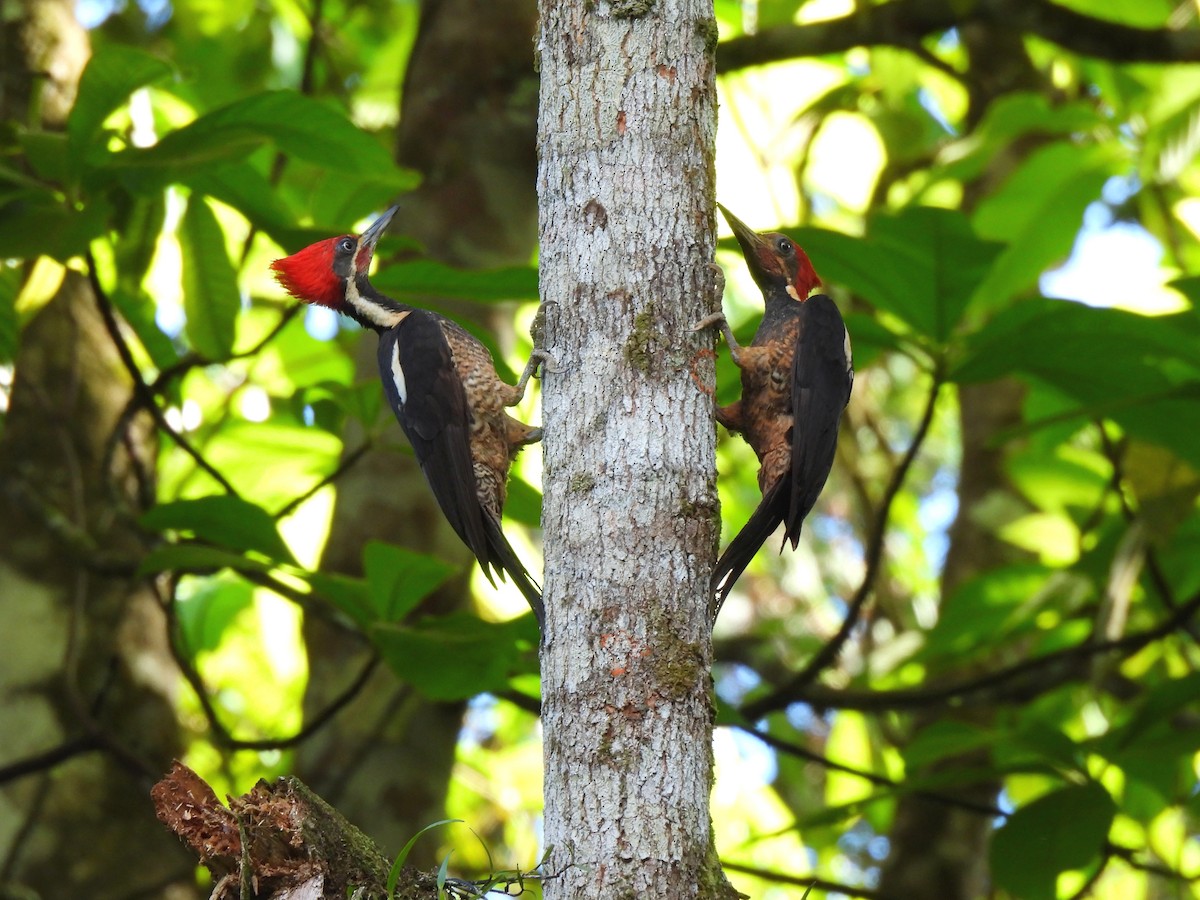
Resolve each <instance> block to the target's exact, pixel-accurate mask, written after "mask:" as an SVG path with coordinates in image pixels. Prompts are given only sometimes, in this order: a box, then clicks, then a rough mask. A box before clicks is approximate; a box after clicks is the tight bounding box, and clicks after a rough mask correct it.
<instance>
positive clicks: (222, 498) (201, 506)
mask: <svg viewBox="0 0 1200 900" xmlns="http://www.w3.org/2000/svg"><path fill="white" fill-rule="evenodd" d="M139 521H140V522H141V524H142V527H144V528H149V529H152V530H154V531H167V530H171V531H180V532H186V533H188V534H190V535H193V536H194V537H197V538H200V539H201V540H204V541H208V542H210V543H213V544H216V545H218V546H220V547H227V548H229V549H231V550H239V551H246V550H255V551H257V552H259V553H261V554H263V555H264V556H266V557H268V558H269V559H274V560H279V561H284V562H295V559H294V558H293V557H292V554H291V551H290V550H288V548H287V545H286V544H285V543H284V542H283V538H281V537H280V536H279V529H278V528H277V527H276V525H275V520H274V519H273V518H272V517H271V515H270V514H269V513H268V512H267V511H266V510H265V509H263V508H262V507H261V506H256V505H255V504H253V503H250V502H249V501H247V500H243V499H241V498H240V497H234V496H231V495H228V494H216V495H213V496H211V497H198V498H196V499H194V500H176V501H174V502H171V503H163V504H160V505H159V506H156V507H154V508H153V509H151V510H149V511H148V512H145V513H143V514H142V516H141V519H140V520H139Z"/></svg>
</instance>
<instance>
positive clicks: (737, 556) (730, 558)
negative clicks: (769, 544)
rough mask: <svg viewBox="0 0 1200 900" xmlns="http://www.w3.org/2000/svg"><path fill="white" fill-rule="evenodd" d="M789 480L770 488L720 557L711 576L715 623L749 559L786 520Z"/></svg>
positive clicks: (785, 479) (781, 481)
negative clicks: (784, 518)
mask: <svg viewBox="0 0 1200 900" xmlns="http://www.w3.org/2000/svg"><path fill="white" fill-rule="evenodd" d="M790 483H791V479H790V478H782V479H780V480H779V481H778V482H777V483H776V484H775V485H774V486H772V487H771V488H770V489H769V490H768V491H767V493H766V495H765V496H764V497H763V498H762V502H760V503H759V504H758V508H757V509H756V510H754V514H753V515H752V516H750V519H749V521H748V522H746V524H745V525H744V526H742V530H741V531H739V532H738V533H737V534H736V535H735V536H734V538H733V540H732V541H730V542H729V546H728V547H726V548H725V552H724V553H722V554H721V558H720V559H718V560H717V567H716V569H715V570H714V571H713V576H712V592H713V595H714V598H715V599H714V606H713V611H712V615H711V617H710V618H711V620H712V621H713V622H716V620H717V614H718V613H720V612H721V607H722V606H723V605H724V603H725V599H726V598H727V597H728V596H729V592H730V591H732V590H733V586H734V584H735V583H736V582H737V580H738V578H740V577H741V574H742V573H743V572H744V571H746V566H748V565H750V560H752V559H754V555H755V554H756V553H758V550H759V548H760V547H762V545H763V544H764V543H765V542H766V540H767V538H769V537H770V536H771V535H772V534H773V533H774V531H775V529H776V528H778V527H779V523H780V522H782V521H783V517H784V514H785V513H786V512H787V505H788V496H789V494H790V490H789V486H790ZM799 533H800V529H799V528H797V529H796V537H799ZM788 537H790V535H789V536H788ZM785 540H787V538H785Z"/></svg>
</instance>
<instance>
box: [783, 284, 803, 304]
mask: <svg viewBox="0 0 1200 900" xmlns="http://www.w3.org/2000/svg"><path fill="white" fill-rule="evenodd" d="M787 293H788V296H789V297H791V298H792V299H793V300H802V299H804V298H802V297H801V296H800V294H799V293H798V292H797V291H796V288H795V287H793V286H792V285H790V284H789V285H788V286H787Z"/></svg>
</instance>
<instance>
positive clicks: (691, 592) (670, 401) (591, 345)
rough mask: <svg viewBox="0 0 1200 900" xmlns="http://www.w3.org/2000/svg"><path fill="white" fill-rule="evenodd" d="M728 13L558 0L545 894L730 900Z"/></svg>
mask: <svg viewBox="0 0 1200 900" xmlns="http://www.w3.org/2000/svg"><path fill="white" fill-rule="evenodd" d="M715 43H716V25H715V21H714V19H713V4H712V0H657V2H653V3H634V2H615V0H614V2H608V0H600V2H593V0H574V2H562V0H543V2H542V3H541V33H540V35H539V39H538V50H539V53H540V59H541V75H542V83H541V108H540V111H539V120H538V121H539V125H538V143H539V153H540V160H539V169H538V191H539V212H540V245H541V255H540V261H541V285H542V298H543V300H545V301H554V302H555V303H557V304H558V305H557V306H556V307H551V308H549V309H548V310H547V330H548V342H549V345H550V350H551V352H552V353H554V354H555V356H556V357H557V358H558V360H559V362H560V364H561V365H562V366H563V367H564V368H565V371H564V372H563V373H562V374H551V375H548V376H547V378H546V386H545V394H544V398H543V419H544V422H545V427H546V437H545V439H544V451H543V452H544V457H543V458H544V480H543V485H544V503H543V513H542V520H543V524H544V529H545V542H546V544H545V546H546V613H547V619H546V633H545V639H544V646H543V649H542V697H543V702H542V714H543V727H544V741H545V758H546V775H545V798H546V813H545V834H546V838H545V842H546V845H547V847H549V848H552V849H551V855H550V858H549V860H548V862H547V864H546V869H547V870H548V872H550V873H552V874H553V875H554V877H553V878H552V879H550V880H549V881H547V882H546V884H545V896H546V897H547V898H548V900H566V898H570V900H584V898H617V897H673V898H674V897H720V896H728V895H730V893H731V890H732V889H731V888H730V887H729V885H728V883H727V882H726V881H725V880H724V878H723V876H722V875H721V872H720V869H719V867H718V865H717V860H716V851H715V849H714V848H713V846H712V842H711V824H710V819H709V811H708V800H709V790H710V787H711V784H712V720H713V701H712V696H711V687H712V684H711V676H710V667H711V661H712V645H711V640H710V635H709V626H708V606H709V604H708V599H709V597H708V593H709V592H708V581H709V577H710V575H711V572H712V565H713V557H714V555H715V549H716V540H717V533H718V521H719V519H718V510H717V498H716V488H715V444H716V441H715V431H714V424H713V409H712V398H711V397H710V396H708V395H707V394H705V393H704V392H703V391H702V390H701V389H700V387H699V385H698V383H697V380H695V379H694V376H693V372H696V373H698V377H704V378H708V379H710V380H709V382H708V383H709V384H711V377H712V367H711V361H709V362H708V364H707V365H704V364H702V363H701V364H698V362H697V360H698V358H699V356H698V355H699V354H700V353H702V352H703V351H704V350H705V349H706V348H711V346H712V343H711V341H712V338H711V337H710V336H708V335H704V336H700V335H697V334H694V333H692V332H691V331H690V325H691V323H693V322H695V321H696V320H697V319H699V318H700V317H701V316H702V315H704V314H706V313H708V312H711V311H712V309H713V308H714V306H715V304H716V300H715V299H714V298H712V297H711V289H710V287H709V286H710V283H711V276H710V275H709V273H708V272H707V271H706V269H705V264H706V263H708V262H710V261H711V259H712V251H713V225H714V222H713V212H714V206H713V201H714V197H713V185H714V177H713V156H714V152H713V151H714V137H715V125H716V121H715V117H716V92H715V87H714V78H713V72H714V70H713V51H714V48H715Z"/></svg>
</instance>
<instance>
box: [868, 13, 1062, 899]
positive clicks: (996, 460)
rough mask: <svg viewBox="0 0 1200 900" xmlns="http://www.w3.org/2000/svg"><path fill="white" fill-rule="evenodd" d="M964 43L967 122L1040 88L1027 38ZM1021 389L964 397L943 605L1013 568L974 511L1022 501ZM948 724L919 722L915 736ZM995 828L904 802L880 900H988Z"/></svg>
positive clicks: (1011, 162)
mask: <svg viewBox="0 0 1200 900" xmlns="http://www.w3.org/2000/svg"><path fill="white" fill-rule="evenodd" d="M963 41H964V44H965V45H966V46H967V48H968V50H969V53H970V66H969V67H968V68H967V76H966V77H967V78H968V79H970V88H971V108H970V112H969V119H970V121H971V123H972V125H973V126H975V125H978V123H979V122H980V120H981V119H982V118H983V115H984V113H985V112H986V111H987V109H988V107H989V105H990V104H991V103H992V101H993V100H995V99H997V98H999V97H1002V96H1004V95H1005V94H1006V93H1009V92H1012V91H1015V90H1022V89H1029V90H1039V89H1041V85H1040V84H1039V83H1038V80H1037V74H1036V72H1035V70H1034V68H1033V66H1032V65H1031V64H1030V61H1029V58H1028V56H1027V55H1026V52H1025V48H1024V43H1023V39H1022V37H1021V35H1020V34H1019V33H1017V32H1004V33H997V32H996V31H995V30H991V29H984V28H982V27H981V26H972V27H970V28H965V29H963ZM1032 149H1033V147H1032V146H1030V145H1029V144H1028V143H1026V144H1024V145H1022V146H1020V147H1018V148H1014V149H1011V150H1010V151H1009V152H1008V153H1001V154H999V155H998V156H997V158H996V160H994V161H993V163H992V165H991V168H990V170H989V171H986V172H985V173H984V174H983V175H982V176H981V178H980V179H979V180H978V181H977V182H976V183H974V184H972V185H968V186H967V190H966V193H965V196H964V198H963V208H964V209H965V210H966V211H968V212H970V211H971V210H972V209H973V207H974V206H975V204H976V203H977V202H978V201H979V199H980V198H981V197H984V196H986V195H987V194H988V193H989V192H991V191H993V190H994V189H995V188H996V186H997V183H998V182H999V181H1001V180H1003V178H1004V177H1006V176H1007V175H1008V174H1009V173H1011V172H1012V170H1013V169H1014V168H1015V167H1016V164H1017V163H1018V162H1019V161H1020V160H1019V158H1017V157H1020V156H1021V155H1023V154H1027V153H1029V152H1031V151H1032ZM1024 396H1025V391H1024V388H1023V387H1022V386H1021V385H1020V384H1019V383H1017V382H1016V381H1013V380H1011V379H1009V380H1001V381H997V382H993V383H988V384H980V385H965V386H960V387H959V389H958V400H959V421H960V430H961V434H962V464H961V469H960V472H959V484H958V516H957V518H956V519H955V521H954V525H953V527H952V528H951V530H950V546H949V548H948V550H947V553H946V563H945V566H944V568H943V570H942V580H941V595H942V603H943V605H944V604H945V603H946V602H947V600H948V599H949V598H950V597H951V596H952V595H953V594H954V592H955V591H957V590H958V589H959V588H960V587H961V586H962V585H963V584H964V583H965V582H967V581H968V580H970V579H971V578H973V577H975V576H977V575H979V574H981V573H982V572H985V571H987V570H990V569H996V568H999V567H1001V566H1003V565H1005V564H1008V563H1011V562H1013V561H1014V560H1015V559H1016V558H1017V556H1018V553H1017V551H1016V550H1015V549H1014V548H1013V546H1012V545H1011V544H1009V543H1007V542H1005V541H1004V540H1002V539H1001V538H1000V537H999V536H998V535H997V534H996V533H995V530H994V528H993V527H992V526H991V525H989V524H987V523H985V522H982V521H980V519H979V518H978V517H977V515H976V512H977V510H978V509H979V508H980V505H981V504H982V503H983V502H984V501H985V500H986V499H988V498H993V499H994V498H995V497H997V496H999V495H1001V494H1008V495H1009V496H1010V497H1011V498H1012V499H1013V501H1014V502H1015V503H1018V504H1019V503H1021V502H1022V501H1020V500H1019V499H1018V495H1017V493H1016V491H1015V489H1014V488H1013V486H1012V484H1011V482H1010V480H1009V477H1008V474H1007V472H1006V471H1005V466H1004V464H1005V457H1006V452H1005V448H1004V447H997V446H996V445H995V439H996V435H998V434H1004V433H1006V432H1010V431H1011V430H1012V429H1014V428H1015V427H1016V426H1017V425H1019V424H1020V422H1021V401H1022V399H1023V398H1024ZM969 674H970V673H966V672H957V673H954V674H953V675H952V674H951V673H949V672H946V671H943V670H939V671H936V672H929V673H928V674H927V675H926V678H927V680H930V681H934V680H940V679H945V678H948V677H962V676H966V675H969ZM953 715H954V717H956V718H958V719H960V720H961V721H964V722H970V723H972V724H975V725H979V726H986V725H987V723H988V722H989V721H990V720H991V719H992V718H993V717H994V716H995V709H994V708H992V707H990V706H989V707H986V708H983V709H980V710H972V709H970V708H968V709H964V710H961V711H957V712H956V713H954V714H953ZM947 718H950V716H946V715H937V716H935V717H934V718H928V717H924V716H918V717H917V719H916V721H915V723H914V733H915V732H916V731H919V730H920V729H921V728H923V727H925V726H927V725H929V724H931V722H932V721H945V720H946V719H947ZM988 754H989V751H988V750H987V749H983V750H978V751H973V752H971V753H966V754H961V755H959V756H952V757H947V758H945V759H942V760H939V761H938V762H937V763H936V764H934V765H933V766H932V767H931V769H930V771H927V772H922V773H909V775H910V777H918V778H919V777H922V776H927V777H931V778H934V779H937V778H939V777H944V778H947V779H948V783H951V784H958V782H957V781H956V780H955V774H954V773H955V772H962V771H971V770H975V769H978V768H981V767H984V766H986V765H988V764H989V760H988ZM999 791H1000V784H999V782H995V781H979V782H974V783H967V784H958V786H957V787H956V789H955V794H956V795H957V796H959V797H960V798H961V799H963V800H966V801H971V802H974V803H977V804H981V805H985V806H987V805H990V806H994V805H995V804H996V802H997V798H998V794H999ZM993 829H994V825H993V817H992V816H990V815H986V814H981V813H974V812H969V811H967V810H964V809H961V808H956V807H951V806H948V805H946V804H944V803H935V802H932V801H930V800H928V799H926V798H924V797H922V796H920V795H918V794H910V795H908V796H905V797H902V798H901V799H900V801H899V802H898V804H897V807H896V817H895V820H894V821H893V824H892V830H891V832H890V833H889V835H888V840H889V844H890V850H889V853H888V858H887V860H886V861H885V863H884V865H883V870H882V874H881V878H880V883H879V896H880V897H881V898H882V900H976V898H979V897H983V896H985V895H986V893H987V884H988V878H989V869H988V847H989V844H990V842H991V837H992V831H993Z"/></svg>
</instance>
